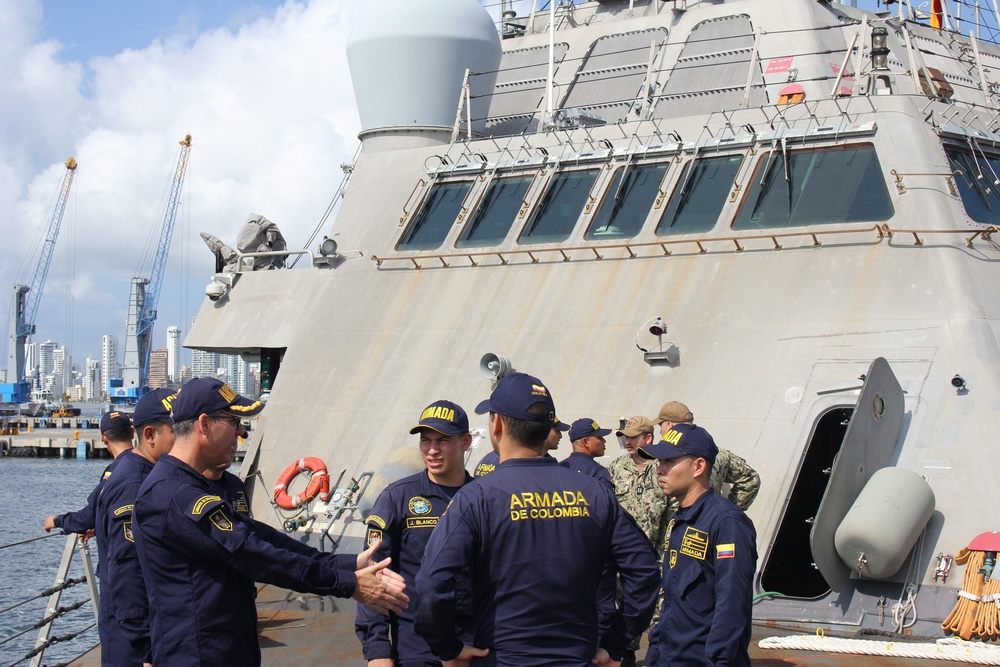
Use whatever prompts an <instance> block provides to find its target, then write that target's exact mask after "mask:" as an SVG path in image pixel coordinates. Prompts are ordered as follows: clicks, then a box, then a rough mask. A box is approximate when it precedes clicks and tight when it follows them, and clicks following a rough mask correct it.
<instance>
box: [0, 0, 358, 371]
mask: <svg viewBox="0 0 1000 667" xmlns="http://www.w3.org/2000/svg"><path fill="white" fill-rule="evenodd" d="M360 4H361V3H357V2H341V1H338V0H313V1H312V2H309V3H303V2H294V1H292V0H289V2H287V3H286V4H284V5H283V6H281V7H280V8H278V10H277V11H276V12H274V14H273V15H271V16H269V17H266V18H259V19H257V20H255V21H253V22H252V23H250V24H247V25H243V26H240V27H239V28H237V29H232V30H230V29H217V30H213V31H211V32H207V33H204V34H200V35H196V36H192V35H191V34H190V33H187V34H184V35H180V36H178V37H175V38H167V39H165V40H162V41H159V40H158V41H155V42H153V43H152V44H150V45H149V46H148V47H147V48H144V49H141V50H135V49H132V50H126V51H124V52H122V53H120V54H117V55H115V56H114V57H110V58H95V59H94V60H92V61H91V62H88V63H77V62H63V61H62V60H61V59H60V46H59V45H58V44H57V43H55V42H44V43H40V42H38V41H37V35H38V34H39V33H38V30H39V25H40V21H41V20H42V17H41V9H40V4H39V2H38V0H31V1H30V2H29V1H27V0H0V44H3V45H4V46H3V47H0V67H2V71H0V96H2V97H3V99H4V100H5V102H4V104H3V105H0V215H2V220H3V222H2V223H0V225H2V230H3V237H4V240H5V243H4V245H5V246H6V247H7V248H8V252H6V253H0V290H2V291H0V294H3V295H4V297H0V302H3V303H6V301H7V294H9V287H7V286H8V285H10V284H11V283H12V282H13V281H14V280H15V275H14V273H15V272H16V270H17V268H18V266H20V264H21V263H22V260H23V258H24V255H25V253H26V252H27V248H28V246H29V244H30V242H31V239H32V238H35V237H36V236H37V235H38V234H39V231H40V230H41V229H43V228H44V227H45V226H46V225H47V224H48V215H49V213H50V212H51V210H52V203H53V201H54V197H55V193H56V191H57V189H58V186H59V182H60V180H61V178H62V173H63V171H64V168H63V166H62V163H63V162H64V161H65V160H66V158H68V157H69V156H70V155H73V156H75V157H76V160H77V162H78V163H79V168H78V169H77V175H76V182H75V184H74V188H73V195H72V197H71V206H70V208H69V209H68V210H67V214H66V218H65V220H64V223H63V232H62V235H61V236H60V239H59V243H58V245H57V250H56V256H55V257H54V260H53V265H52V270H51V272H50V277H49V281H48V284H47V285H46V289H45V293H44V296H43V300H42V306H41V312H40V313H39V317H38V320H37V325H38V329H39V332H38V335H37V336H36V338H35V339H36V340H45V339H46V338H52V339H54V340H57V341H59V342H63V341H62V340H60V339H61V338H63V332H64V331H65V326H64V325H63V324H62V322H63V321H64V319H65V314H64V313H60V312H58V311H65V310H66V307H65V302H66V296H65V290H66V289H68V283H69V282H70V279H71V278H72V282H73V286H72V288H71V289H72V292H73V294H74V295H75V297H76V298H75V301H74V302H73V303H74V308H73V312H74V332H75V333H74V335H73V344H74V348H75V349H74V350H73V353H74V358H75V360H76V361H77V362H78V363H79V362H82V360H83V358H84V357H85V356H87V355H91V356H95V355H97V354H99V351H100V336H101V334H104V333H112V334H117V335H119V336H120V337H123V336H124V333H125V317H126V310H127V301H128V289H129V281H130V278H131V276H132V275H133V273H134V271H135V270H136V268H137V263H138V255H139V251H140V250H141V249H142V248H143V247H144V245H145V244H146V242H147V238H148V237H149V236H150V235H151V234H152V235H155V234H156V233H157V232H158V229H159V226H160V223H161V221H162V215H163V209H164V198H165V195H166V191H167V187H168V183H169V181H170V179H171V176H172V173H173V164H174V160H175V158H176V155H177V150H178V143H177V142H178V141H179V140H180V139H182V138H183V137H184V135H185V134H188V133H190V134H191V135H192V136H193V143H194V146H193V148H192V150H191V161H190V169H189V172H188V175H187V181H186V183H185V188H184V195H183V197H182V204H181V210H180V213H179V214H178V219H177V224H176V228H175V235H174V241H173V245H172V250H171V254H170V260H169V263H168V268H167V273H166V278H165V281H164V285H163V291H162V294H161V298H160V303H159V311H160V313H161V314H160V317H159V319H158V321H157V325H156V332H155V335H154V341H153V344H154V346H157V347H159V346H162V345H163V344H164V341H165V335H166V328H167V326H168V325H170V324H179V325H180V326H181V327H182V330H185V329H186V328H187V325H188V322H187V321H183V318H186V317H190V316H191V315H193V314H194V313H195V312H196V311H197V308H198V306H199V305H200V303H201V299H202V298H203V288H204V284H205V282H207V278H208V276H209V274H210V273H211V272H212V270H213V261H212V257H211V255H210V253H209V252H208V250H207V249H206V248H205V247H204V245H203V243H202V241H201V240H200V238H199V237H198V232H200V231H209V232H212V233H213V234H216V235H218V236H220V237H222V238H223V239H224V240H230V241H232V240H234V239H235V235H236V232H237V230H238V228H239V226H240V224H241V223H242V222H243V220H244V219H245V218H246V216H247V214H248V213H250V212H256V213H261V214H263V215H266V216H267V217H269V218H270V219H271V220H273V221H274V222H276V223H277V224H278V225H279V226H280V227H281V229H282V231H283V232H284V234H285V236H286V238H287V239H288V240H289V243H290V244H291V245H302V244H304V243H305V241H306V239H307V237H308V235H309V234H310V233H311V232H312V230H313V228H314V227H315V226H316V224H317V222H318V221H319V218H320V216H321V215H322V213H323V211H324V210H325V209H326V206H327V204H328V203H329V201H330V199H331V198H332V197H333V194H334V192H335V189H336V187H337V186H338V185H339V183H340V179H341V172H340V168H339V165H340V163H341V162H342V161H344V160H347V159H350V157H351V156H352V155H353V153H354V150H355V148H356V145H357V139H356V137H357V132H358V131H359V129H360V124H359V121H358V119H357V114H356V112H355V111H354V99H353V90H352V88H351V85H350V78H349V75H348V71H347V60H346V56H345V54H344V47H345V44H346V41H347V35H348V32H349V28H350V25H351V22H352V20H353V16H354V15H355V14H356V13H357V11H358V8H359V5H360ZM15 8H16V11H14V9H15ZM71 224H72V225H75V230H74V231H73V232H70V231H69V227H70V225H71ZM74 238H75V243H72V244H71V240H72V239H74ZM70 245H72V246H73V247H72V248H71V247H69V246H70ZM69 253H73V256H74V257H75V261H71V260H69V259H67V257H68V256H69ZM71 266H75V273H74V275H73V276H70V275H68V271H67V268H66V267H71ZM33 268H34V267H33V266H32V267H30V270H33ZM21 279H30V275H29V276H21ZM185 302H186V304H187V308H186V312H182V311H181V307H180V304H182V303H185ZM5 310H6V309H5ZM4 335H5V336H6V332H4Z"/></svg>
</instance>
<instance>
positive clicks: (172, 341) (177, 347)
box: [167, 324, 181, 384]
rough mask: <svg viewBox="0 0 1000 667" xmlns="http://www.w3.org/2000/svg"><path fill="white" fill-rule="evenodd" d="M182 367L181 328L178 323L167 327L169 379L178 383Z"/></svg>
mask: <svg viewBox="0 0 1000 667" xmlns="http://www.w3.org/2000/svg"><path fill="white" fill-rule="evenodd" d="M180 369H181V328H180V327H179V326H177V325H176V324H172V325H170V326H169V327H167V380H168V381H169V382H171V383H173V384H177V380H178V377H177V376H178V375H179V374H180Z"/></svg>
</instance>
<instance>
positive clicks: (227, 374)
mask: <svg viewBox="0 0 1000 667" xmlns="http://www.w3.org/2000/svg"><path fill="white" fill-rule="evenodd" d="M219 367H220V368H222V369H223V376H222V379H223V380H225V381H226V384H228V385H229V386H230V387H232V389H233V391H235V392H236V393H237V394H246V393H247V362H245V361H243V357H241V356H240V355H238V354H220V355H219Z"/></svg>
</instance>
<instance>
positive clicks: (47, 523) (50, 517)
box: [42, 514, 56, 533]
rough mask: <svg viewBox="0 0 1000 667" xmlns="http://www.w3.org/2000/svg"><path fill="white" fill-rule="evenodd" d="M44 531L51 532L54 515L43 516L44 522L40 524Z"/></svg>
mask: <svg viewBox="0 0 1000 667" xmlns="http://www.w3.org/2000/svg"><path fill="white" fill-rule="evenodd" d="M42 528H44V529H45V532H46V533H51V532H52V531H53V530H55V528H56V515H55V514H50V515H48V516H47V517H45V523H44V524H43V525H42Z"/></svg>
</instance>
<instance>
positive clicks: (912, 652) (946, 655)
mask: <svg viewBox="0 0 1000 667" xmlns="http://www.w3.org/2000/svg"><path fill="white" fill-rule="evenodd" d="M758 646H760V648H764V649H798V650H804V651H823V652H826V653H853V654H857V655H883V656H890V657H896V658H927V659H931V660H954V661H956V662H967V663H972V664H976V665H1000V646H996V645H992V644H981V643H978V642H966V641H964V640H962V639H959V638H958V637H946V638H944V639H939V640H937V642H936V643H934V644H929V643H908V642H886V641H875V640H871V639H844V638H841V637H825V636H823V635H822V634H820V633H817V634H815V635H792V636H790V637H767V638H765V639H762V640H760V642H759V643H758Z"/></svg>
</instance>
